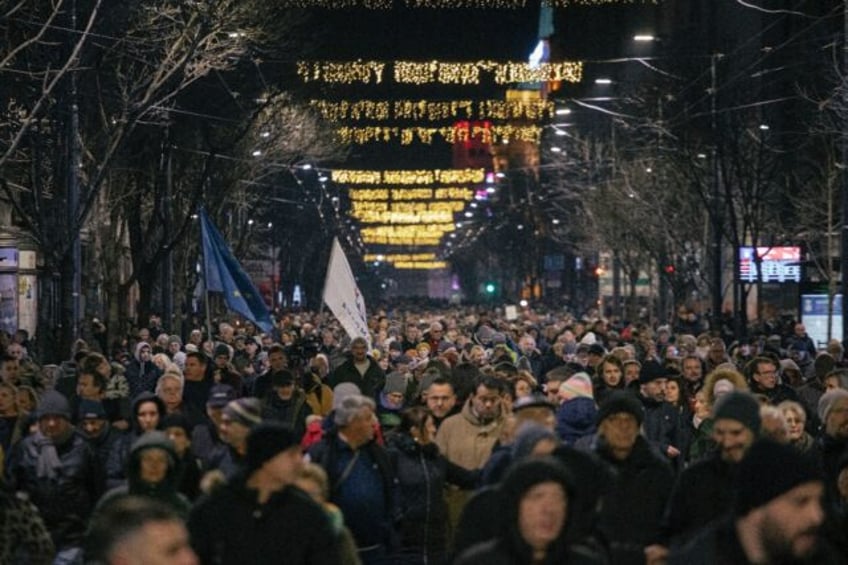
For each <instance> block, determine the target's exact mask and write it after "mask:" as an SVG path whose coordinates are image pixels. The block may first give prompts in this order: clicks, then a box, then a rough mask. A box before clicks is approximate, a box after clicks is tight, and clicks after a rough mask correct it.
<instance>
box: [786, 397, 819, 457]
mask: <svg viewBox="0 0 848 565" xmlns="http://www.w3.org/2000/svg"><path fill="white" fill-rule="evenodd" d="M777 407H778V408H779V409H780V410H781V411H782V412H783V416H784V418H785V419H786V425H787V439H788V440H789V444H790V445H791V446H793V447H794V448H796V449H797V450H798V451H800V452H801V453H812V450H813V449H814V447H815V439H813V436H812V435H810V434H809V433H808V432H807V430H806V425H807V412H806V411H805V410H804V407H803V406H801V404H800V403H798V402H795V401H793V400H784V401H783V402H781V403H780V404H778V405H777Z"/></svg>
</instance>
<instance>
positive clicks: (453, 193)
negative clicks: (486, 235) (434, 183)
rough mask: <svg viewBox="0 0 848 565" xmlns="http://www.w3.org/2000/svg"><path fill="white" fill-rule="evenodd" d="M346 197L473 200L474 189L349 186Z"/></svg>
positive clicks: (359, 199) (357, 199)
mask: <svg viewBox="0 0 848 565" xmlns="http://www.w3.org/2000/svg"><path fill="white" fill-rule="evenodd" d="M348 197H349V198H350V199H351V200H353V201H354V202H360V201H364V200H374V201H383V203H386V201H388V200H393V201H395V202H397V201H400V200H462V201H464V202H471V201H472V200H474V191H473V190H471V189H469V188H459V187H453V186H449V187H443V188H351V189H348Z"/></svg>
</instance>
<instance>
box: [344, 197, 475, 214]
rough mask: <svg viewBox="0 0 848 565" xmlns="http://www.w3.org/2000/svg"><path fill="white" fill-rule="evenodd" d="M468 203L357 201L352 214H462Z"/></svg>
mask: <svg viewBox="0 0 848 565" xmlns="http://www.w3.org/2000/svg"><path fill="white" fill-rule="evenodd" d="M465 205H466V203H465V202H464V201H462V200H442V201H439V202H385V201H383V202H380V201H368V200H365V201H356V202H353V204H352V206H351V212H352V213H353V214H354V215H356V214H368V213H371V212H403V213H404V214H419V213H421V214H423V213H425V212H462V211H463V210H465Z"/></svg>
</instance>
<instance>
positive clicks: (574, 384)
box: [559, 372, 594, 400]
mask: <svg viewBox="0 0 848 565" xmlns="http://www.w3.org/2000/svg"><path fill="white" fill-rule="evenodd" d="M559 397H560V398H564V399H565V400H571V399H573V398H594V395H593V394H592V379H590V378H589V375H587V374H586V373H583V372H581V373H577V374H576V375H574V376H572V377H571V378H570V379H568V380H567V381H565V382H564V383H562V384H560V385H559Z"/></svg>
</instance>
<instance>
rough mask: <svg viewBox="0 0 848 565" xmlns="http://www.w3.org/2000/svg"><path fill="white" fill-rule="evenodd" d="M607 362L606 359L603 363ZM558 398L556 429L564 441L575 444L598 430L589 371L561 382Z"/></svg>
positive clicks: (596, 412) (596, 411)
mask: <svg viewBox="0 0 848 565" xmlns="http://www.w3.org/2000/svg"><path fill="white" fill-rule="evenodd" d="M606 364H607V362H606V361H605V362H604V363H602V365H606ZM605 390H607V391H611V390H612V389H605ZM557 398H558V400H559V402H560V404H559V406H558V407H557V410H556V419H557V424H556V431H557V434H558V435H559V437H560V439H562V441H564V442H565V443H567V444H568V445H574V444H575V443H576V442H577V441H578V440H579V439H581V438H583V437H587V436H591V435H593V434H594V433H595V432H596V431H597V426H596V420H597V416H598V410H597V408H596V405H595V398H594V396H593V388H592V381H591V379H590V378H589V375H588V374H587V373H584V372H580V373H577V374H576V375H573V376H572V377H570V378H569V379H567V380H566V381H565V382H563V383H562V384H560V385H559V391H558V393H557Z"/></svg>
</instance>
